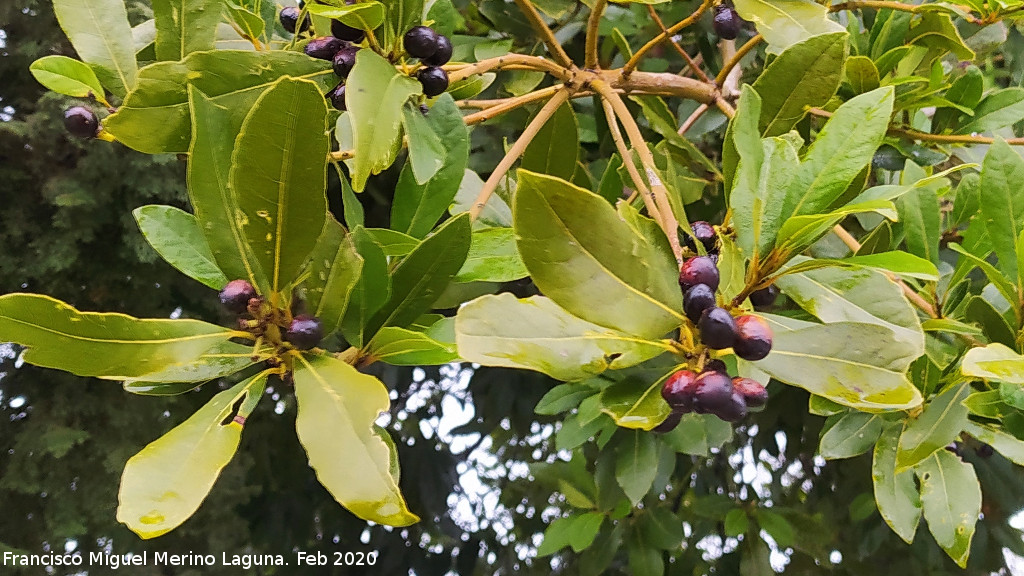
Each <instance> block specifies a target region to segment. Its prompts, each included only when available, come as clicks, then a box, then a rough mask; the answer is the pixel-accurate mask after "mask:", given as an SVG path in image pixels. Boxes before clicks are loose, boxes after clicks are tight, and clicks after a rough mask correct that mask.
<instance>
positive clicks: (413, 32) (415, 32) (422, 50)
mask: <svg viewBox="0 0 1024 576" xmlns="http://www.w3.org/2000/svg"><path fill="white" fill-rule="evenodd" d="M402 45H403V46H405V51H406V52H408V53H409V56H412V57H413V58H419V59H421V60H422V59H424V58H430V57H431V56H433V55H434V52H436V51H437V32H434V30H433V28H429V27H427V26H416V27H415V28H411V29H410V30H409V31H408V32H406V33H405V36H404V37H403V38H402Z"/></svg>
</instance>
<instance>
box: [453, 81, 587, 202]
mask: <svg viewBox="0 0 1024 576" xmlns="http://www.w3.org/2000/svg"><path fill="white" fill-rule="evenodd" d="M568 99H569V92H568V91H566V90H560V91H558V92H556V93H555V95H554V96H552V97H551V100H548V102H547V104H545V105H544V107H543V108H541V109H540V112H537V115H536V116H535V117H534V118H533V120H532V121H530V123H529V124H528V125H527V126H526V129H525V130H523V134H522V135H521V136H520V137H519V139H518V140H516V143H515V144H513V145H512V148H510V149H509V151H508V153H507V154H505V157H504V158H502V159H501V162H499V163H498V166H497V167H496V168H495V169H494V172H491V175H490V177H489V178H487V182H484V186H483V188H481V189H480V194H479V195H478V196H477V197H476V201H475V202H473V207H472V208H470V210H469V217H470V219H471V220H476V219H477V217H479V216H480V213H481V212H482V211H483V209H484V206H486V205H487V200H488V199H489V198H490V197H491V194H492V193H494V190H495V188H497V187H498V182H500V181H501V178H502V177H503V176H504V175H505V174H506V173H507V172H508V170H509V168H511V167H512V164H514V163H515V161H516V160H517V159H518V158H519V157H520V156H522V154H523V152H525V151H526V147H527V146H528V145H529V144H530V141H531V140H533V138H534V137H535V136H536V135H537V133H538V132H540V129H541V128H543V127H544V124H546V123H547V121H548V120H549V119H550V118H551V116H552V115H553V114H554V113H555V111H556V110H558V107H559V106H561V105H562V104H564V103H565V102H566V101H567V100H568Z"/></svg>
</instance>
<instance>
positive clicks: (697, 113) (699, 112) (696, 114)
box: [678, 104, 709, 136]
mask: <svg viewBox="0 0 1024 576" xmlns="http://www.w3.org/2000/svg"><path fill="white" fill-rule="evenodd" d="M708 108H709V106H708V105H707V104H701V105H700V106H698V107H697V109H696V110H694V111H693V114H690V116H689V117H688V118H687V119H686V121H684V122H683V125H682V126H680V127H679V130H678V132H679V135H680V136H682V135H683V134H686V131H687V130H689V129H690V127H691V126H693V125H694V124H695V123H696V122H697V120H699V119H700V117H701V116H703V115H704V113H705V112H707V111H708Z"/></svg>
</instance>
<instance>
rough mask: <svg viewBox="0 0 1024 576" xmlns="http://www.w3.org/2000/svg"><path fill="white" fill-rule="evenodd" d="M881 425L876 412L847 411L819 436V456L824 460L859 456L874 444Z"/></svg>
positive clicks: (882, 424) (880, 431)
mask: <svg viewBox="0 0 1024 576" xmlns="http://www.w3.org/2000/svg"><path fill="white" fill-rule="evenodd" d="M883 426H884V421H883V420H882V417H881V416H879V415H877V414H867V413H864V412H856V411H851V412H847V413H846V414H843V415H842V416H840V417H839V418H838V419H837V420H836V421H835V422H834V423H833V424H832V426H831V427H830V428H828V429H827V430H826V431H825V433H824V434H823V435H822V436H821V449H820V452H821V456H822V457H823V458H825V459H826V460H836V459H840V458H852V457H854V456H859V455H860V454H863V453H865V452H867V451H868V450H870V449H871V447H872V446H874V445H875V441H876V440H878V436H879V435H880V434H881V433H882V428H883Z"/></svg>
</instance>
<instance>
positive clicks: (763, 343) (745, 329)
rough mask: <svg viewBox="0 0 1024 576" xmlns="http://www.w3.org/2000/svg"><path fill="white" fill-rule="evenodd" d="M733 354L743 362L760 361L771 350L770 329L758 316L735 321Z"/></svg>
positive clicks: (744, 317) (747, 316)
mask: <svg viewBox="0 0 1024 576" xmlns="http://www.w3.org/2000/svg"><path fill="white" fill-rule="evenodd" d="M732 349H733V352H735V353H736V355H737V356H739V357H740V358H743V359H744V360H761V359H762V358H764V357H765V356H767V355H768V353H769V352H771V350H772V329H771V327H770V326H768V322H766V321H765V319H764V318H761V317H760V316H753V315H746V316H740V317H739V318H737V319H736V343H735V344H733V346H732Z"/></svg>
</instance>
